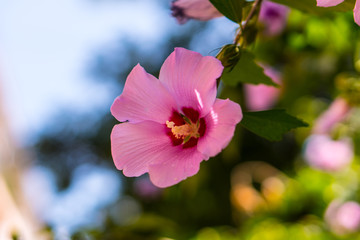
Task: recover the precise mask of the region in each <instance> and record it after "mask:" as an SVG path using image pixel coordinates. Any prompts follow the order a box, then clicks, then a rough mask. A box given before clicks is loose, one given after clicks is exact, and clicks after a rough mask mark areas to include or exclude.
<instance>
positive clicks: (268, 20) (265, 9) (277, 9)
mask: <svg viewBox="0 0 360 240" xmlns="http://www.w3.org/2000/svg"><path fill="white" fill-rule="evenodd" d="M288 14H289V8H288V7H286V6H284V5H281V4H278V3H274V2H270V1H263V3H262V5H261V8H260V13H259V22H261V23H262V24H263V25H264V30H263V34H264V35H266V36H269V37H271V36H276V35H279V34H280V33H282V32H283V31H284V28H285V27H286V22H287V18H288Z"/></svg>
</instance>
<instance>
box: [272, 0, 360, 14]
mask: <svg viewBox="0 0 360 240" xmlns="http://www.w3.org/2000/svg"><path fill="white" fill-rule="evenodd" d="M271 1H272V2H276V3H280V4H283V5H286V6H289V7H291V8H295V9H298V10H300V11H303V12H307V13H312V14H323V13H326V12H333V11H341V12H346V11H350V10H352V9H353V8H354V5H355V0H345V1H344V2H342V3H341V4H339V5H337V6H334V7H327V8H324V7H317V6H316V0H271Z"/></svg>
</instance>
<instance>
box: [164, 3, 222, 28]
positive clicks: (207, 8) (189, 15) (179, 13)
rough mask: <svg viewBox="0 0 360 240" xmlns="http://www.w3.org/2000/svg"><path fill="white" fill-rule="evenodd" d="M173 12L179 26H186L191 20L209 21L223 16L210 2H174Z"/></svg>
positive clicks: (172, 5)
mask: <svg viewBox="0 0 360 240" xmlns="http://www.w3.org/2000/svg"><path fill="white" fill-rule="evenodd" d="M171 11H172V15H173V16H174V17H175V18H176V19H177V21H178V23H179V24H184V23H186V22H187V21H188V20H189V19H197V20H202V21H207V20H210V19H213V18H216V17H222V16H223V15H222V14H221V13H220V12H219V11H218V10H217V9H216V8H215V7H214V6H213V5H212V4H211V3H210V1H209V0H174V1H173V2H172V4H171Z"/></svg>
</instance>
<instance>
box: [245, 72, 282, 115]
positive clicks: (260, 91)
mask: <svg viewBox="0 0 360 240" xmlns="http://www.w3.org/2000/svg"><path fill="white" fill-rule="evenodd" d="M263 67H264V73H265V74H266V75H267V76H268V77H270V78H271V79H272V80H273V81H274V82H275V83H277V84H281V77H280V74H279V72H277V71H275V70H274V69H272V68H270V67H267V66H263ZM244 89H245V100H246V107H247V108H248V109H249V110H250V111H263V110H268V109H269V108H271V107H272V106H274V104H275V103H276V101H277V100H278V98H279V95H280V93H281V90H280V88H276V87H273V86H268V85H264V84H258V85H254V84H244Z"/></svg>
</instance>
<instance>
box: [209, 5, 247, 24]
mask: <svg viewBox="0 0 360 240" xmlns="http://www.w3.org/2000/svg"><path fill="white" fill-rule="evenodd" d="M210 2H211V3H212V4H213V5H214V6H215V7H216V8H217V10H219V12H221V13H222V14H223V15H224V16H225V17H227V18H228V19H230V20H231V21H233V22H236V23H241V21H242V9H243V7H244V5H245V3H246V2H245V0H210Z"/></svg>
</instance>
